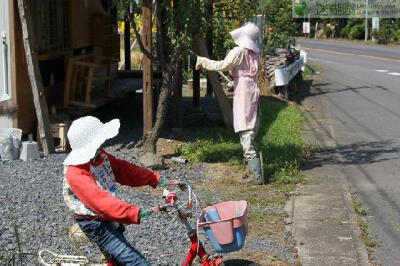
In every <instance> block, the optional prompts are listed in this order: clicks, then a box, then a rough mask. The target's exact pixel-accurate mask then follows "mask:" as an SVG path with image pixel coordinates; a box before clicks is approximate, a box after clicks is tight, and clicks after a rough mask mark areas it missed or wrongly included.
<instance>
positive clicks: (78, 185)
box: [64, 150, 160, 224]
mask: <svg viewBox="0 0 400 266" xmlns="http://www.w3.org/2000/svg"><path fill="white" fill-rule="evenodd" d="M107 158H108V161H109V165H110V166H111V169H112V173H113V175H114V177H115V181H114V180H112V178H109V179H111V180H106V179H105V178H107V177H109V176H108V175H105V177H104V176H103V174H100V175H99V176H95V175H96V174H93V171H91V169H95V168H96V167H97V168H99V167H100V168H99V169H100V171H102V170H103V169H105V171H104V172H103V173H106V172H107V163H108V162H107ZM109 172H111V171H109ZM65 178H66V181H67V182H68V184H69V187H70V189H71V190H72V191H69V192H68V194H69V195H67V196H69V197H72V201H73V202H74V201H76V200H78V201H80V202H81V203H82V204H83V205H84V207H86V208H88V209H89V211H91V212H93V213H94V214H95V215H96V218H97V219H100V220H105V221H116V222H120V223H124V224H138V223H139V210H140V207H139V206H135V205H131V204H129V203H127V202H124V201H123V200H120V199H118V198H116V197H114V196H113V195H112V192H114V191H115V182H118V183H120V184H122V185H127V186H131V187H140V186H145V185H149V186H151V187H153V188H155V187H156V186H157V184H158V182H159V180H160V175H159V174H157V173H156V172H153V171H151V170H147V169H143V168H141V167H139V166H137V165H134V164H132V163H129V162H127V161H125V160H120V159H117V158H115V157H114V156H112V155H111V154H109V153H106V152H105V151H104V150H101V151H100V156H99V159H97V160H96V161H95V162H88V163H86V164H82V165H78V166H68V169H67V172H66V174H65ZM97 182H104V184H105V187H107V189H108V190H106V189H104V188H102V187H100V185H99V184H98V183H97ZM75 196H76V197H75ZM64 197H65V195H64ZM66 201H70V202H71V200H68V199H66ZM67 203H68V202H67ZM74 203H76V202H74ZM78 204H79V202H78ZM78 207H79V206H78Z"/></svg>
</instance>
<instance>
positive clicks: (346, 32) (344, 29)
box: [340, 25, 350, 38]
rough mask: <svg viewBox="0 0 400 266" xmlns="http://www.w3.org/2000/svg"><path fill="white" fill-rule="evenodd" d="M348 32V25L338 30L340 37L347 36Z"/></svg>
mask: <svg viewBox="0 0 400 266" xmlns="http://www.w3.org/2000/svg"><path fill="white" fill-rule="evenodd" d="M349 34H350V26H349V25H346V26H345V27H344V28H343V29H342V30H341V31H340V37H341V38H349Z"/></svg>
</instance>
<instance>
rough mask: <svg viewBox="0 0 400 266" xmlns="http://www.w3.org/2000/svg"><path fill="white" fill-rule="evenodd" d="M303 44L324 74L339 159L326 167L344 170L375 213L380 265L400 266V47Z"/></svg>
mask: <svg viewBox="0 0 400 266" xmlns="http://www.w3.org/2000/svg"><path fill="white" fill-rule="evenodd" d="M299 44H300V45H301V46H302V47H303V48H311V49H308V51H309V59H310V61H311V62H312V63H315V64H318V65H320V66H322V68H323V70H322V73H321V75H320V77H319V79H317V80H316V81H314V83H313V86H314V88H315V90H314V91H316V92H315V93H314V94H317V95H318V96H322V97H323V98H324V103H325V106H324V108H325V110H327V113H328V117H329V126H326V128H327V132H329V135H330V141H331V142H332V143H334V146H335V148H334V149H331V151H332V153H335V154H336V156H332V157H330V158H327V159H326V160H325V162H323V165H329V164H332V165H333V164H335V165H338V166H339V171H340V173H339V171H338V175H342V176H343V177H344V179H345V181H346V182H347V183H348V184H349V185H350V186H351V187H352V190H353V191H355V192H356V193H357V194H358V197H359V198H360V200H361V201H362V203H363V204H364V205H365V206H367V208H368V209H369V223H370V229H371V231H372V232H373V234H374V236H375V238H376V239H377V240H378V243H379V246H378V248H377V250H376V260H377V262H378V263H380V264H382V265H400V47H397V48H396V47H390V48H389V47H388V48H387V47H382V46H372V45H359V44H353V43H342V42H336V41H333V42H331V41H309V40H300V41H299ZM311 97H312V96H311ZM322 122H326V121H322ZM328 127H329V128H328ZM322 167H324V166H322ZM338 180H339V179H338Z"/></svg>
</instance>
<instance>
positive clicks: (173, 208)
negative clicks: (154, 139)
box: [39, 181, 258, 266]
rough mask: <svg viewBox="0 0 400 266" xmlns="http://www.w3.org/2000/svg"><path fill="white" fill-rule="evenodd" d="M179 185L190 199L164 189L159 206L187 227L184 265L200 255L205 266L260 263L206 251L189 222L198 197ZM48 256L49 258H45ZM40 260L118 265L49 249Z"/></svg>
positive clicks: (185, 185) (52, 264) (50, 265)
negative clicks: (187, 243)
mask: <svg viewBox="0 0 400 266" xmlns="http://www.w3.org/2000/svg"><path fill="white" fill-rule="evenodd" d="M169 185H177V186H179V187H180V188H181V189H182V190H183V191H187V195H188V200H187V201H186V202H184V203H183V204H181V205H178V197H177V195H176V193H175V192H171V191H168V190H164V193H163V199H164V201H165V204H164V205H162V206H159V207H158V211H159V212H161V213H168V214H170V215H172V214H176V215H177V216H178V218H179V220H180V221H181V222H182V224H183V225H184V226H185V227H186V230H187V235H188V237H189V240H190V247H189V250H188V252H187V256H186V259H185V261H184V263H183V264H182V265H183V266H191V265H192V264H193V262H194V260H195V259H196V257H199V259H200V261H201V264H202V265H203V266H256V265H258V264H256V263H253V262H251V261H247V260H229V261H225V262H224V261H223V259H222V256H220V255H210V254H208V253H207V252H206V250H205V248H204V246H203V244H202V243H201V241H200V240H199V238H198V235H197V228H193V227H192V225H191V224H190V222H189V218H191V217H192V213H191V211H192V210H193V199H194V201H195V202H194V203H195V205H196V206H198V202H197V197H196V195H195V194H194V193H193V191H192V187H191V185H190V184H189V183H187V182H182V181H177V182H176V183H174V184H169ZM45 258H47V259H45ZM39 262H40V263H41V264H43V265H46V266H58V265H61V266H63V265H92V266H100V265H101V266H105V265H107V266H110V265H112V266H116V265H117V264H115V263H114V262H113V260H110V261H108V262H107V264H92V263H90V262H89V260H88V259H87V258H86V257H84V256H70V255H59V254H56V253H54V252H51V251H48V250H41V251H40V252H39Z"/></svg>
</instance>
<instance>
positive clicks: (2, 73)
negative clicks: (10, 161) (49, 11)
mask: <svg viewBox="0 0 400 266" xmlns="http://www.w3.org/2000/svg"><path fill="white" fill-rule="evenodd" d="M3 36H4V37H5V39H4V38H3ZM10 39H11V38H10V23H9V1H8V0H7V1H0V128H9V127H14V114H15V112H14V109H15V108H10V107H11V106H12V105H13V97H15V95H13V91H12V87H11V85H12V84H11V82H10V77H11V69H10V61H11V60H10V47H11V41H10ZM4 40H5V42H4Z"/></svg>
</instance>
